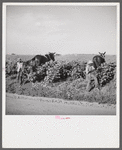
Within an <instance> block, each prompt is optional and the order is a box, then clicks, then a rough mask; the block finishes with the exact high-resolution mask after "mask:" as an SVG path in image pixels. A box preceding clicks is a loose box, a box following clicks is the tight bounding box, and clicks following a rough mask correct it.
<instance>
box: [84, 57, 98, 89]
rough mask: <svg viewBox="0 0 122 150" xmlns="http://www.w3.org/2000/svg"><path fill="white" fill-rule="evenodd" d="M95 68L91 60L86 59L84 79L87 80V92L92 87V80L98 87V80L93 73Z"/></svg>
mask: <svg viewBox="0 0 122 150" xmlns="http://www.w3.org/2000/svg"><path fill="white" fill-rule="evenodd" d="M95 73H96V72H95V68H94V67H93V62H92V61H91V60H89V61H88V63H87V65H86V80H87V81H88V83H87V87H86V90H87V91H88V92H90V91H91V89H92V88H93V87H94V86H93V85H92V81H93V80H94V83H95V88H99V82H98V79H97V77H96V75H95Z"/></svg>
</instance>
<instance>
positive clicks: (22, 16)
mask: <svg viewBox="0 0 122 150" xmlns="http://www.w3.org/2000/svg"><path fill="white" fill-rule="evenodd" d="M116 20H117V13H116V7H115V6H75V5H72V6H70V5H69V6H60V5H59V6H53V5H47V6H46V5H45V6H44V5H43V6H19V5H18V6H12V5H8V6H7V7H6V51H7V52H6V53H7V54H11V53H15V54H24V55H28V54H30V55H31V54H32V55H35V54H46V53H48V52H56V53H58V54H98V52H105V51H106V54H108V55H109V54H110V55H114V54H116V44H117V43H116V40H117V39H116V30H117V21H116Z"/></svg>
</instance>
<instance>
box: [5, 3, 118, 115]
mask: <svg viewBox="0 0 122 150" xmlns="http://www.w3.org/2000/svg"><path fill="white" fill-rule="evenodd" d="M116 48H117V7H116V6H81V5H80V6H79V5H78V6H77V5H71V6H70V5H69V6H66V5H61V6H60V5H36V6H34V5H30V6H29V5H26V6H21V5H17V6H13V5H7V7H6V62H5V63H6V66H5V67H6V72H5V73H6V114H7V115H11V114H13V115H116V70H117V69H116V68H117V64H116V55H117V52H116V51H117V49H116ZM90 71H91V72H90ZM23 95H24V96H23ZM27 96H29V97H27ZM31 97H33V98H31ZM43 97H46V98H43ZM24 99H26V100H24ZM30 99H31V100H30Z"/></svg>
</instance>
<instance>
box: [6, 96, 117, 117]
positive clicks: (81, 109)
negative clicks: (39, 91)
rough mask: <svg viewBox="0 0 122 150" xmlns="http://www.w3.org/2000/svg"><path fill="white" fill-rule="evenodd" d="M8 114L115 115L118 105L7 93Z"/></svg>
mask: <svg viewBox="0 0 122 150" xmlns="http://www.w3.org/2000/svg"><path fill="white" fill-rule="evenodd" d="M6 102H7V103H6V114H7V115H115V114H116V105H107V104H104V105H103V104H97V103H88V102H79V101H70V102H69V101H66V100H61V99H54V98H42V97H41V98H38V97H34V98H32V97H29V96H18V95H15V94H7V96H6Z"/></svg>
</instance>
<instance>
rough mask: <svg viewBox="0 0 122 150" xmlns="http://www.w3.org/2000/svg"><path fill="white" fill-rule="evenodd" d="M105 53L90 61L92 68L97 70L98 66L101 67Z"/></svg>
mask: <svg viewBox="0 0 122 150" xmlns="http://www.w3.org/2000/svg"><path fill="white" fill-rule="evenodd" d="M105 53H106V52H104V53H100V52H99V54H100V55H96V56H94V57H93V59H92V61H93V65H94V68H95V69H97V68H98V67H99V66H101V64H103V63H105Z"/></svg>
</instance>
